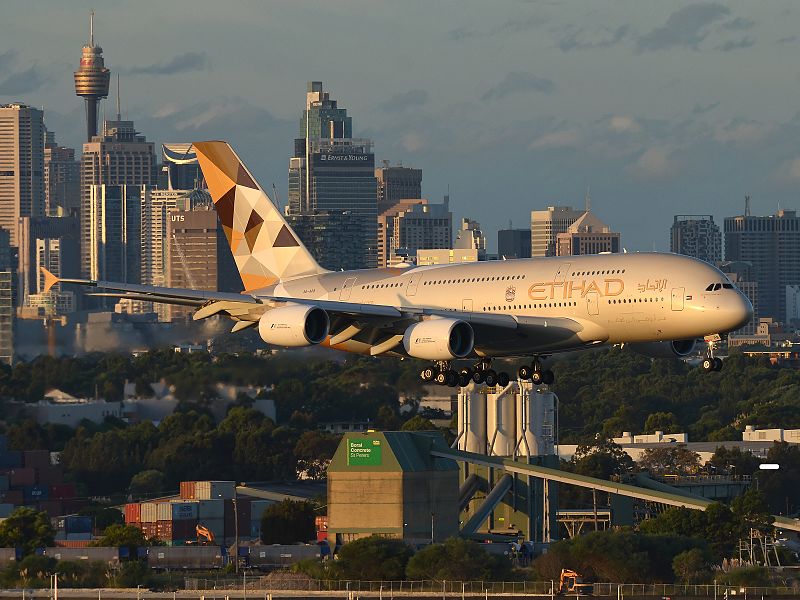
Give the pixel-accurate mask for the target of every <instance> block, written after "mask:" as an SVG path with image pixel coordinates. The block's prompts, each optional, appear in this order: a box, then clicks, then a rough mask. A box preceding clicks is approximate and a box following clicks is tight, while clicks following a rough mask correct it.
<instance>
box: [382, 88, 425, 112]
mask: <svg viewBox="0 0 800 600" xmlns="http://www.w3.org/2000/svg"><path fill="white" fill-rule="evenodd" d="M427 101H428V92H426V91H425V90H408V91H407V92H398V93H397V94H395V95H394V96H392V97H391V98H389V99H388V100H386V101H385V102H382V103H381V104H379V105H378V108H379V109H381V110H382V111H384V112H392V111H398V110H406V109H408V108H411V107H414V106H422V105H423V104H425V103H426V102H427Z"/></svg>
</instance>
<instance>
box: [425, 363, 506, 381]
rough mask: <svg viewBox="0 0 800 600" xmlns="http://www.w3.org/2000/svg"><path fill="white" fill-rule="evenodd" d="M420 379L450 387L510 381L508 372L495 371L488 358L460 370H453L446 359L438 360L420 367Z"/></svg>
mask: <svg viewBox="0 0 800 600" xmlns="http://www.w3.org/2000/svg"><path fill="white" fill-rule="evenodd" d="M420 379H422V381H424V382H426V383H429V382H433V383H436V384H438V385H447V386H450V387H467V386H468V385H469V384H470V382H475V383H477V384H481V383H485V384H486V385H488V386H492V387H493V386H496V385H499V386H500V387H505V386H507V385H508V383H509V381H511V377H510V376H509V375H508V373H497V372H496V371H495V370H494V369H492V368H491V361H490V360H489V359H482V360H481V361H480V362H479V363H477V364H476V365H475V367H474V368H470V367H464V368H463V369H461V370H460V371H455V370H454V369H453V368H452V367H451V365H450V363H449V362H448V361H446V360H440V361H437V362H436V364H434V365H431V366H429V367H425V368H424V369H422V372H421V373H420Z"/></svg>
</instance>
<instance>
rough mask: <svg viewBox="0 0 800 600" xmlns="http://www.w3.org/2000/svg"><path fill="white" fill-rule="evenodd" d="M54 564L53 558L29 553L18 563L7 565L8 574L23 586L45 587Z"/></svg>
mask: <svg viewBox="0 0 800 600" xmlns="http://www.w3.org/2000/svg"><path fill="white" fill-rule="evenodd" d="M55 566H56V559H54V558H51V557H49V556H39V555H36V554H30V555H28V556H26V557H25V558H23V559H22V560H21V561H20V562H19V564H18V565H13V564H12V565H9V567H8V571H9V573H8V576H9V577H10V578H12V581H14V582H16V583H19V584H21V585H22V586H24V587H45V586H46V585H47V584H48V580H49V577H50V574H51V573H52V572H53V571H54V570H55Z"/></svg>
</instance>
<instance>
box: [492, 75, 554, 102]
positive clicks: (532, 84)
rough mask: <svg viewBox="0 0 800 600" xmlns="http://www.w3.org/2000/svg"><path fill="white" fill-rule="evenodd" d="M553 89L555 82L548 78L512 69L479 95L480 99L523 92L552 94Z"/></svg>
mask: <svg viewBox="0 0 800 600" xmlns="http://www.w3.org/2000/svg"><path fill="white" fill-rule="evenodd" d="M555 89H556V84H555V83H553V81H552V80H550V79H547V78H544V77H537V76H536V75H533V74H532V73H525V72H522V71H512V72H510V73H509V74H508V75H506V76H505V78H504V79H503V80H502V81H501V82H500V83H498V84H497V85H495V86H493V87H491V88H489V89H488V90H486V92H485V93H484V94H483V96H481V100H483V101H486V100H492V99H495V98H496V99H500V98H505V97H506V96H509V95H511V94H516V93H523V92H538V93H541V94H552V93H553V92H554V91H555Z"/></svg>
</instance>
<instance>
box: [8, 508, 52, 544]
mask: <svg viewBox="0 0 800 600" xmlns="http://www.w3.org/2000/svg"><path fill="white" fill-rule="evenodd" d="M54 538H55V530H54V529H53V526H52V525H51V524H50V519H49V518H48V517H47V513H46V512H39V511H36V510H34V509H32V508H28V507H26V506H22V507H20V508H17V509H15V510H14V512H12V513H11V514H10V515H9V517H8V518H7V519H5V520H3V521H2V522H0V547H2V548H22V552H23V554H25V555H29V554H33V551H34V550H36V548H43V547H45V546H52V545H53V540H54Z"/></svg>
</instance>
